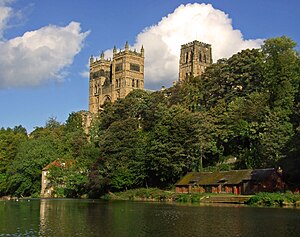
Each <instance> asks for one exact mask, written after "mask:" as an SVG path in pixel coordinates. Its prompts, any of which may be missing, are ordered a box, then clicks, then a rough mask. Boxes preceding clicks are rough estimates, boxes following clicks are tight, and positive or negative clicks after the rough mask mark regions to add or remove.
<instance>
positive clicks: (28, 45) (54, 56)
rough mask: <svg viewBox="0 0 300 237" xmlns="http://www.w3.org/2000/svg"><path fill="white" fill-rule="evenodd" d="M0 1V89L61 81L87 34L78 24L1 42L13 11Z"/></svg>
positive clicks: (26, 34)
mask: <svg viewBox="0 0 300 237" xmlns="http://www.w3.org/2000/svg"><path fill="white" fill-rule="evenodd" d="M8 2H11V1H9V0H0V88H9V87H22V86H36V85H40V84H41V83H43V82H45V81H48V80H62V79H63V78H64V77H65V76H66V75H67V71H66V70H65V69H66V67H68V66H69V65H71V64H72V62H73V59H74V57H75V55H76V54H78V53H79V52H80V50H81V49H82V47H83V41H84V39H85V38H86V37H87V35H88V34H89V32H81V28H80V24H79V23H77V22H71V23H70V24H69V25H67V26H63V27H60V26H54V25H49V26H45V27H43V28H40V29H38V30H34V31H29V32H26V33H24V35H22V36H20V37H16V38H13V39H9V40H5V39H3V31H4V30H5V28H6V26H7V22H8V20H9V18H11V17H12V14H13V10H12V8H10V7H7V6H6V3H8Z"/></svg>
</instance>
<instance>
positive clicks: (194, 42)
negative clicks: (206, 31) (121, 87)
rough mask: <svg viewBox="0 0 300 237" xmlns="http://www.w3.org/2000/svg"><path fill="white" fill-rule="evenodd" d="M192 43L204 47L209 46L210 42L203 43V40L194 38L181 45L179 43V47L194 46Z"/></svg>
mask: <svg viewBox="0 0 300 237" xmlns="http://www.w3.org/2000/svg"><path fill="white" fill-rule="evenodd" d="M194 45H197V46H199V47H204V48H211V45H210V44H207V43H203V42H200V41H198V40H194V41H192V42H189V43H186V44H183V45H181V48H189V47H191V46H194Z"/></svg>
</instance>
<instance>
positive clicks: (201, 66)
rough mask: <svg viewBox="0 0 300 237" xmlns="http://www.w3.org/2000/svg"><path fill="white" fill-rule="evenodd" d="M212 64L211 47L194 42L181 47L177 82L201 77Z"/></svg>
mask: <svg viewBox="0 0 300 237" xmlns="http://www.w3.org/2000/svg"><path fill="white" fill-rule="evenodd" d="M211 64H212V53H211V45H210V44H206V43H202V42H199V41H197V40H194V41H193V42H190V43H187V44H183V45H181V50H180V60H179V82H183V81H186V80H187V79H188V78H189V77H190V76H193V77H196V76H199V75H201V74H202V73H203V72H204V71H205V68H206V67H208V66H209V65H211Z"/></svg>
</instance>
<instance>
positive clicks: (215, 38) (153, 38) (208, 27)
mask: <svg viewBox="0 0 300 237" xmlns="http://www.w3.org/2000/svg"><path fill="white" fill-rule="evenodd" d="M195 39H196V40H199V41H202V42H205V43H209V44H211V45H212V53H213V60H214V61H216V60H217V59H220V58H228V57H230V56H231V55H233V54H234V53H237V52H239V51H241V50H242V49H246V48H257V47H260V45H261V44H262V42H263V40H261V39H250V40H245V39H244V38H243V35H242V33H241V31H240V30H237V29H233V27H232V21H231V19H230V18H229V16H228V15H227V14H226V13H224V12H223V11H220V10H218V9H215V8H213V6H212V5H211V4H204V3H203V4H198V3H194V4H187V5H181V6H179V7H178V8H177V9H176V10H175V11H174V12H173V13H171V14H169V15H168V16H166V17H164V18H162V20H161V21H160V22H159V23H158V24H156V25H154V26H151V27H148V28H146V29H144V30H143V32H141V33H140V34H138V36H137V38H136V43H135V44H134V45H133V47H135V48H140V47H141V46H142V45H144V48H145V83H146V86H150V87H155V86H156V87H158V85H166V86H169V85H171V84H172V82H173V81H174V80H177V79H178V68H179V65H178V64H179V54H180V47H181V45H182V44H185V43H188V42H191V41H193V40H195Z"/></svg>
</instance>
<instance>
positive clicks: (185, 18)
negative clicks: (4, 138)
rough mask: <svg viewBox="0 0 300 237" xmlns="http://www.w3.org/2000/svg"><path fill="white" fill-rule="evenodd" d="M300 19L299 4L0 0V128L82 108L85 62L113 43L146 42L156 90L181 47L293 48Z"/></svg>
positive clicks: (216, 53)
mask: <svg viewBox="0 0 300 237" xmlns="http://www.w3.org/2000/svg"><path fill="white" fill-rule="evenodd" d="M209 4H211V5H209ZM299 18H300V1H298V0H289V1H279V0H264V1H261V0H260V1H259V0H252V1H242V0H216V1H179V0H169V1H162V0H143V1H139V0H128V1H125V0H114V1H97V0H90V1H87V0H76V1H74V0H72V1H71V0H43V1H40V0H39V1H37V0H36V1H30V0H0V109H1V112H0V127H14V126H16V125H23V126H24V127H25V128H26V129H27V130H28V132H31V131H32V130H33V129H34V127H38V126H44V125H45V123H46V121H47V119H48V118H49V117H56V118H57V120H58V121H60V122H64V121H65V120H66V119H67V117H68V115H69V114H70V113H71V112H73V111H79V110H87V109H88V77H87V74H88V73H87V72H88V60H89V57H90V55H94V56H99V55H100V53H101V51H102V50H104V51H105V55H106V57H110V50H111V49H112V48H113V47H114V45H116V47H117V48H123V47H124V44H125V42H126V41H128V42H129V44H130V47H131V48H137V49H139V48H140V47H141V45H144V47H145V87H146V88H147V89H159V88H161V86H163V85H164V86H167V87H168V86H170V85H172V82H173V81H174V80H176V79H177V75H178V55H179V50H180V45H181V44H183V43H187V42H189V41H192V40H194V39H197V40H200V41H204V42H206V43H210V44H212V47H213V57H214V61H215V60H217V59H218V58H222V57H229V56H231V55H232V54H233V53H236V52H238V51H240V50H241V49H244V48H249V47H250V48H253V47H259V46H260V45H261V44H262V42H263V40H264V39H266V38H271V37H277V36H281V35H286V36H288V37H291V38H292V39H293V40H294V41H296V42H297V43H298V44H299V43H300V33H299ZM297 49H298V50H299V47H298V48H297Z"/></svg>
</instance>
